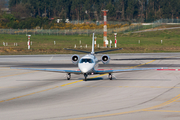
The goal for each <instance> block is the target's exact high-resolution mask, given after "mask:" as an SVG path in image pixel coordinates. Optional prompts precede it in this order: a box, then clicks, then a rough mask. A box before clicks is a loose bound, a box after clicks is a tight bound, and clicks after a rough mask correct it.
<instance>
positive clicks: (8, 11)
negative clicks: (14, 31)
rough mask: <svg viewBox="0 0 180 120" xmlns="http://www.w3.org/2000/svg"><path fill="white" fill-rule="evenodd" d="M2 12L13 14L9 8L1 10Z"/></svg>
mask: <svg viewBox="0 0 180 120" xmlns="http://www.w3.org/2000/svg"><path fill="white" fill-rule="evenodd" d="M1 11H3V12H6V14H11V11H10V9H9V8H1Z"/></svg>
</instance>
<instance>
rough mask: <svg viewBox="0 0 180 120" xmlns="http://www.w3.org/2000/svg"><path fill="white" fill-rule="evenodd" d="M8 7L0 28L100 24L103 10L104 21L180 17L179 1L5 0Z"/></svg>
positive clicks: (1, 4)
mask: <svg viewBox="0 0 180 120" xmlns="http://www.w3.org/2000/svg"><path fill="white" fill-rule="evenodd" d="M5 5H7V0H0V9H1V8H3V7H4V6H5ZM8 5H9V8H10V10H11V14H5V13H4V12H2V11H0V28H20V29H24V28H27V29H30V28H35V27H36V26H39V27H43V28H47V29H48V28H51V27H52V25H54V23H56V18H59V19H63V21H62V22H64V20H65V19H69V20H70V21H73V20H78V21H80V20H82V21H103V12H102V10H104V9H106V10H108V12H107V19H108V21H129V23H131V22H152V21H155V20H158V19H161V18H169V19H178V18H179V17H180V9H179V7H180V0H9V1H8ZM50 18H54V20H53V19H50ZM62 25H63V24H62ZM59 27H63V26H59Z"/></svg>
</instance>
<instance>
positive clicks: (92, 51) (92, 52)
mask: <svg viewBox="0 0 180 120" xmlns="http://www.w3.org/2000/svg"><path fill="white" fill-rule="evenodd" d="M64 49H65V50H71V51H76V52H82V53H87V54H89V53H91V55H94V54H98V53H105V52H111V51H116V50H122V49H123V48H116V49H110V50H103V51H97V52H94V33H93V36H92V50H91V52H88V51H83V50H76V49H69V48H64Z"/></svg>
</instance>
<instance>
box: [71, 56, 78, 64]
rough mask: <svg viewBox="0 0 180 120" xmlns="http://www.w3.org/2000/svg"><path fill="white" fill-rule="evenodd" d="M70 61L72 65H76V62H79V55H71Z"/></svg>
mask: <svg viewBox="0 0 180 120" xmlns="http://www.w3.org/2000/svg"><path fill="white" fill-rule="evenodd" d="M71 60H72V63H73V64H78V62H79V55H73V56H72V57H71Z"/></svg>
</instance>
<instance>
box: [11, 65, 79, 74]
mask: <svg viewBox="0 0 180 120" xmlns="http://www.w3.org/2000/svg"><path fill="white" fill-rule="evenodd" d="M11 69H23V70H35V71H48V72H59V73H74V74H81V71H80V70H59V69H42V68H15V67H12V68H11Z"/></svg>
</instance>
